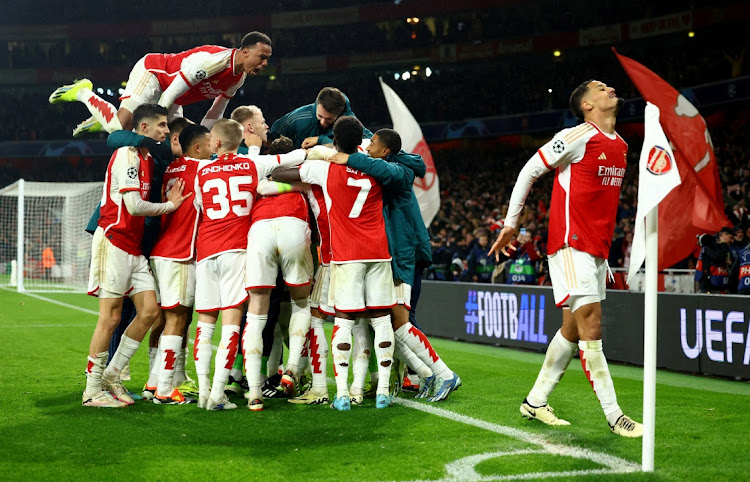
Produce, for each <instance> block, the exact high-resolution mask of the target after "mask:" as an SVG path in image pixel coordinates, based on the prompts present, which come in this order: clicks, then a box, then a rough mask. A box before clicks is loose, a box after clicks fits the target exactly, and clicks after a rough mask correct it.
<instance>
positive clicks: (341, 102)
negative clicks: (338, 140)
mask: <svg viewBox="0 0 750 482" xmlns="http://www.w3.org/2000/svg"><path fill="white" fill-rule="evenodd" d="M316 101H317V102H318V104H319V105H321V106H323V108H324V109H325V110H326V111H327V112H329V113H331V114H333V115H336V116H338V115H341V114H342V113H343V112H344V109H345V108H346V96H345V95H344V93H343V92H341V91H340V90H339V89H337V88H336V87H323V88H322V89H321V90H320V92H318V97H317V99H316Z"/></svg>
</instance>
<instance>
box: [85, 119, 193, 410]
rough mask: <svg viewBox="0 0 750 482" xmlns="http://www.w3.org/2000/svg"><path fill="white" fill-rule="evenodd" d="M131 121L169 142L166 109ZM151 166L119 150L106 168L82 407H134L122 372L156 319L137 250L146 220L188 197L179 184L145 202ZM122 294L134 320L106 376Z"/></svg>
mask: <svg viewBox="0 0 750 482" xmlns="http://www.w3.org/2000/svg"><path fill="white" fill-rule="evenodd" d="M133 121H134V123H135V125H136V132H137V133H138V134H142V135H144V136H147V137H150V138H151V139H154V140H157V141H164V140H165V139H166V138H167V133H168V127H167V110H166V109H165V108H164V107H162V106H158V105H153V104H144V105H142V106H139V108H137V109H136V110H135V112H134V113H133ZM153 164H154V161H153V159H152V158H151V155H150V154H149V152H148V150H147V149H144V148H135V147H123V148H120V149H118V150H117V151H115V153H114V154H113V155H112V158H111V159H110V161H109V165H108V166H107V175H106V177H105V182H104V190H103V193H102V201H101V216H100V218H99V222H98V227H97V228H96V231H95V233H94V239H93V241H92V249H91V268H90V275H89V290H88V292H89V294H93V295H96V296H98V297H99V320H98V321H97V324H96V329H95V330H94V334H93V336H92V337H91V345H90V347H89V358H88V365H87V368H86V372H87V374H88V378H87V380H86V389H85V390H84V392H83V405H84V406H89V407H122V406H125V405H130V404H132V403H133V399H132V398H131V397H130V395H128V392H127V391H126V390H125V388H124V387H123V386H122V382H121V381H120V371H121V370H122V368H123V367H124V366H125V364H126V363H127V362H128V361H129V360H130V358H131V357H132V356H133V354H134V353H135V352H136V350H137V349H138V347H139V346H140V343H141V340H143V337H144V336H145V335H146V333H147V332H148V330H149V328H151V325H152V324H153V323H154V321H155V320H156V319H157V318H158V316H159V306H158V305H157V302H156V291H155V290H156V283H155V281H154V278H153V276H152V275H151V272H150V271H149V269H148V262H147V261H146V258H145V257H144V256H143V253H142V251H141V241H142V239H143V228H144V220H145V218H144V216H158V215H161V214H166V213H169V212H172V211H174V210H175V209H177V208H179V207H180V205H181V204H182V202H183V201H184V200H185V199H186V198H187V197H188V196H189V195H187V196H183V195H182V193H183V189H184V182H183V181H182V180H177V181H176V182H175V184H174V186H173V188H172V190H171V191H170V193H169V198H168V200H167V202H164V203H151V202H148V201H147V199H148V198H149V196H150V190H151V170H152V169H153ZM126 293H127V294H128V295H129V296H130V298H131V299H132V300H133V303H134V304H135V308H136V313H137V315H136V317H135V319H134V320H133V322H132V323H131V324H130V326H129V327H128V329H127V330H126V331H125V334H124V335H123V336H122V341H121V342H120V346H119V347H118V348H117V351H116V353H115V354H114V355H113V356H112V360H111V362H110V364H109V366H107V368H106V371H105V369H104V367H105V364H106V362H107V351H106V348H107V345H108V344H109V340H110V338H111V337H112V332H113V331H114V329H115V327H116V326H117V324H119V323H120V314H121V311H122V303H123V297H124V296H125V294H126ZM103 389H107V390H109V391H110V392H111V393H108V392H105V391H104V390H103ZM113 396H114V398H113Z"/></svg>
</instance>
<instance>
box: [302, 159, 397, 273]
mask: <svg viewBox="0 0 750 482" xmlns="http://www.w3.org/2000/svg"><path fill="white" fill-rule="evenodd" d="M300 179H301V180H302V182H307V183H310V184H317V185H318V186H320V187H322V188H323V194H324V198H325V203H326V207H327V208H328V221H329V224H330V230H331V254H332V259H331V262H332V263H351V262H363V261H390V259H391V256H390V254H389V253H388V239H387V237H386V234H385V222H384V220H383V197H382V192H383V187H382V185H381V184H380V183H379V182H378V181H377V180H376V179H375V178H374V177H372V176H369V175H367V174H364V173H362V172H359V171H357V170H355V169H352V168H351V167H348V166H340V165H337V164H329V163H328V162H325V161H307V162H305V163H304V164H302V165H301V166H300ZM321 251H322V250H321Z"/></svg>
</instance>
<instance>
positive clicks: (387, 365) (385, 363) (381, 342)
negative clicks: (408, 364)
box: [370, 315, 394, 395]
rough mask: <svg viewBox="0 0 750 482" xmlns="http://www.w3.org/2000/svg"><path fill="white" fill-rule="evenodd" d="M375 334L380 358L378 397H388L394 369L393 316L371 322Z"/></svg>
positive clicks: (376, 353)
mask: <svg viewBox="0 0 750 482" xmlns="http://www.w3.org/2000/svg"><path fill="white" fill-rule="evenodd" d="M370 325H372V329H373V331H374V332H375V343H374V345H375V355H376V356H377V358H378V389H377V392H376V393H377V394H378V395H388V393H389V389H388V384H389V382H390V380H391V369H392V368H393V343H394V335H393V326H391V315H385V316H379V317H377V318H372V319H371V320H370Z"/></svg>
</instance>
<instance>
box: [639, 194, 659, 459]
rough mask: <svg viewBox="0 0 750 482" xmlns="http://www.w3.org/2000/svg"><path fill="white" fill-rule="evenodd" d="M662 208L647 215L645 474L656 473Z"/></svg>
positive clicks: (644, 387)
mask: <svg viewBox="0 0 750 482" xmlns="http://www.w3.org/2000/svg"><path fill="white" fill-rule="evenodd" d="M658 226H659V206H655V207H654V208H653V209H652V210H651V212H649V213H648V214H647V215H646V276H645V280H644V281H645V286H644V310H643V325H644V326H643V452H642V456H641V458H642V461H641V466H642V469H643V471H644V472H653V471H654V442H655V434H656V313H657V310H656V301H657V290H658V284H657V283H658V277H659V234H658Z"/></svg>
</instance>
